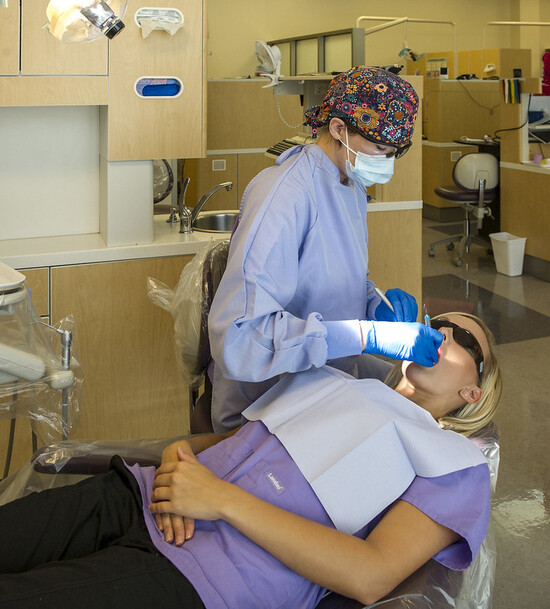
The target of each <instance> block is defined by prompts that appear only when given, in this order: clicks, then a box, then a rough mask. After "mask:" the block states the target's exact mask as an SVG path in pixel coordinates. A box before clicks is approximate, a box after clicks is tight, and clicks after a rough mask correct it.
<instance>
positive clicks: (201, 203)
mask: <svg viewBox="0 0 550 609" xmlns="http://www.w3.org/2000/svg"><path fill="white" fill-rule="evenodd" d="M223 188H225V190H227V191H229V190H231V189H232V188H233V182H222V183H221V184H216V186H213V187H212V188H211V189H210V190H207V191H206V192H205V193H204V194H203V195H202V197H201V198H200V199H199V201H198V203H197V204H196V205H195V207H194V209H193V213H192V214H191V226H193V222H194V221H195V218H196V217H197V216H198V215H199V214H200V213H201V211H202V208H203V207H204V206H205V205H206V203H207V202H208V199H210V197H211V196H212V195H213V194H215V193H216V192H218V190H222V189H223ZM180 232H181V231H180Z"/></svg>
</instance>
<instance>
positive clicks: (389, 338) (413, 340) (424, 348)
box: [360, 321, 443, 367]
mask: <svg viewBox="0 0 550 609" xmlns="http://www.w3.org/2000/svg"><path fill="white" fill-rule="evenodd" d="M360 324H361V332H362V335H363V344H364V345H365V348H364V350H363V353H372V354H373V355H385V356H386V357H390V358H392V359H399V360H410V361H413V362H416V363H417V364H420V365H421V366H428V367H430V366H433V365H434V364H436V363H437V360H438V359H439V356H438V349H439V347H440V345H441V343H442V342H443V335H442V334H441V333H440V332H438V331H437V330H433V329H432V328H428V327H427V326H425V325H423V324H420V323H404V322H387V321H361V322H360Z"/></svg>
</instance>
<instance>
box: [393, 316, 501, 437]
mask: <svg viewBox="0 0 550 609" xmlns="http://www.w3.org/2000/svg"><path fill="white" fill-rule="evenodd" d="M448 315H461V316H462V317H469V318H470V319H473V320H474V321H475V322H476V323H477V324H478V325H479V326H480V327H481V329H482V330H483V332H484V333H485V336H486V337H487V342H488V343H489V357H486V358H485V361H484V366H483V372H482V374H481V378H480V383H479V386H480V389H481V392H482V396H481V399H479V400H478V401H477V402H475V403H474V404H469V403H466V404H464V405H462V406H459V407H458V408H456V409H455V410H453V411H451V412H449V413H448V414H446V415H445V416H444V417H441V418H440V419H439V420H438V423H439V424H440V425H441V427H442V428H444V429H452V430H453V431H456V432H458V433H460V434H462V435H464V436H471V435H474V434H476V433H478V432H479V431H481V430H482V429H483V428H484V427H486V426H487V425H489V423H491V421H492V419H493V417H494V416H495V413H496V410H497V407H498V404H499V401H500V396H501V393H502V376H501V374H500V368H499V366H498V362H497V359H496V356H495V350H494V346H495V339H494V336H493V333H492V332H491V330H489V328H488V327H487V324H485V322H484V321H482V320H481V319H479V317H476V316H475V315H471V314H470V313H463V312H461V311H453V312H449V313H444V314H441V315H436V316H435V317H433V318H432V319H441V318H444V317H447V316H448ZM402 377H403V373H402V372H401V363H399V364H397V365H396V366H394V367H393V369H392V370H391V371H390V373H389V374H388V376H387V377H386V384H387V385H389V386H390V387H392V388H394V389H395V387H396V386H397V385H398V383H399V381H400V380H401V378H402Z"/></svg>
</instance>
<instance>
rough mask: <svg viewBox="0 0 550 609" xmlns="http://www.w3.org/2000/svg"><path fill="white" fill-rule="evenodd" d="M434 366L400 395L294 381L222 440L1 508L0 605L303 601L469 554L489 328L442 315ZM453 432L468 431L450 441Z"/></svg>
mask: <svg viewBox="0 0 550 609" xmlns="http://www.w3.org/2000/svg"><path fill="white" fill-rule="evenodd" d="M432 323H433V327H437V328H438V329H439V331H440V332H441V333H442V334H443V335H444V341H443V343H442V347H441V354H440V358H439V362H438V363H437V364H436V365H435V366H433V367H432V368H425V367H422V366H419V365H418V364H414V363H411V362H404V363H403V364H400V365H399V366H398V368H396V370H395V373H394V374H393V379H392V380H391V383H392V387H393V388H390V387H389V386H387V385H384V384H383V383H381V382H380V381H376V380H369V379H363V380H357V379H354V378H352V377H349V376H347V375H345V374H344V373H342V372H339V371H336V370H333V369H331V368H328V367H324V368H320V369H311V370H309V371H306V372H303V373H298V374H295V375H287V376H286V377H284V378H283V379H282V380H281V381H280V382H279V383H278V384H277V385H276V386H275V387H273V388H272V390H270V391H269V392H268V393H267V394H265V395H264V396H262V398H260V400H258V401H257V402H255V403H254V404H253V405H252V406H251V407H250V408H249V409H248V410H246V411H245V413H244V415H245V417H246V419H247V420H248V422H247V423H245V425H244V426H243V427H241V428H240V429H239V430H237V431H235V432H230V433H229V434H225V435H224V436H220V435H206V436H195V437H193V438H192V439H191V440H190V441H188V442H187V441H181V442H177V443H175V444H172V445H170V446H169V447H167V448H166V449H165V451H164V453H163V458H162V464H161V466H160V467H159V468H158V469H155V468H142V467H139V466H133V467H131V468H129V467H127V466H126V465H125V464H124V462H123V461H122V460H121V459H120V458H118V457H115V458H113V461H112V469H111V471H110V472H109V473H108V474H105V475H98V476H95V477H93V478H90V479H88V480H85V481H84V482H81V483H79V484H76V485H73V486H69V487H64V488H60V489H53V490H49V491H44V492H42V493H38V494H33V495H30V496H28V497H25V498H23V499H21V500H17V501H14V502H12V503H10V504H7V505H6V506H3V507H0V535H1V538H2V542H3V548H2V549H3V551H2V555H1V558H0V573H1V575H0V607H9V608H10V609H12V608H14V609H17V608H23V607H25V608H31V607H32V608H33V609H34V608H35V607H43V608H46V607H51V608H52V609H53V608H54V607H55V609H59V608H63V607H71V608H73V607H79V609H82V608H87V607H90V608H92V607H94V608H97V607H102V608H109V607H113V608H114V607H117V608H118V607H120V605H121V604H125V605H127V606H131V607H144V608H145V607H147V608H149V607H151V606H155V607H160V608H164V607H166V608H170V609H172V607H174V606H179V607H185V608H188V607H189V608H195V607H197V608H199V607H206V608H207V609H217V608H220V609H221V608H225V609H227V608H228V607H229V608H232V609H233V608H235V609H236V608H239V609H244V608H251V609H252V608H254V609H256V608H258V607H262V608H269V607H273V608H288V609H291V608H292V609H296V608H298V607H299V608H308V607H315V606H316V605H317V604H318V602H319V600H320V598H321V596H322V594H323V593H324V590H325V589H330V590H334V591H337V592H339V593H341V594H343V595H345V596H348V597H352V598H356V599H358V600H360V601H361V602H363V603H367V604H368V603H373V602H375V601H376V600H377V599H379V598H382V597H383V596H385V595H386V594H387V593H389V592H390V591H391V590H392V589H393V588H394V587H395V586H396V585H397V584H398V583H400V582H401V581H402V580H404V579H405V578H406V577H408V576H409V575H410V574H411V573H413V572H414V571H415V570H416V569H418V568H419V567H420V566H421V565H422V564H424V563H425V562H426V561H428V560H429V559H430V558H432V557H434V558H435V559H436V560H437V561H438V562H440V563H442V564H444V565H446V566H448V567H449V568H451V569H457V570H460V569H464V568H466V567H467V566H468V565H469V564H470V563H471V561H472V560H473V558H474V556H475V554H476V552H477V550H478V548H479V546H480V544H481V542H482V541H483V538H484V536H485V533H486V528H487V522H488V517H489V507H490V505H489V504H490V488H489V471H488V468H487V464H486V462H485V459H484V457H483V454H482V453H481V451H480V450H479V449H478V448H477V447H476V445H475V444H474V443H473V442H471V441H470V440H468V439H467V438H466V437H465V436H468V435H470V434H472V433H474V432H476V431H478V430H479V429H481V428H483V427H484V426H485V425H486V424H487V423H489V422H490V421H491V419H492V417H493V415H494V412H495V409H496V406H497V403H498V399H499V396H500V391H501V380H500V372H499V369H498V366H497V363H496V360H495V357H494V353H493V350H492V346H491V345H492V338H491V336H490V332H489V331H488V330H487V328H486V327H485V325H484V324H483V323H482V322H481V321H480V320H478V319H477V318H474V317H472V316H469V315H466V314H454V313H453V314H447V315H444V316H440V317H439V318H434V320H433V322H432ZM456 432H458V433H456Z"/></svg>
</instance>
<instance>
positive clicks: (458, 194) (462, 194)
mask: <svg viewBox="0 0 550 609" xmlns="http://www.w3.org/2000/svg"><path fill="white" fill-rule="evenodd" d="M453 182H454V184H453V185H451V186H437V187H436V188H435V189H434V192H435V193H436V194H437V195H438V196H440V197H441V198H443V199H446V200H447V201H452V202H453V203H456V204H458V205H462V206H463V207H464V230H463V232H462V234H460V235H453V236H452V237H447V238H446V239H440V240H439V241H434V242H433V243H430V247H429V249H428V254H429V255H430V256H431V257H433V256H435V249H434V248H435V247H436V246H437V245H444V244H447V249H448V250H453V249H454V244H455V243H456V242H457V241H458V242H460V245H459V249H458V256H457V257H456V258H455V264H456V266H462V263H463V257H464V253H468V252H469V251H470V245H471V244H472V243H478V244H479V245H483V246H485V247H490V244H489V242H488V241H485V240H484V239H481V238H480V237H478V236H477V232H478V231H479V230H480V229H481V227H482V223H483V218H484V217H485V216H489V217H491V218H492V217H493V216H492V214H491V208H490V207H488V204H490V203H494V202H495V201H496V200H497V198H498V183H499V164H498V160H497V158H496V157H495V156H493V155H492V154H487V153H481V152H472V153H469V154H465V155H463V156H461V157H460V158H459V159H458V161H457V162H456V163H455V166H454V168H453ZM470 215H473V216H474V217H475V218H476V219H477V227H476V230H475V233H472V231H471V218H470Z"/></svg>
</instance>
